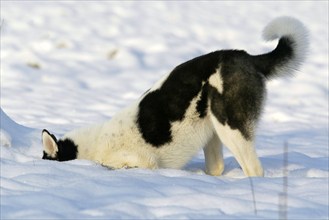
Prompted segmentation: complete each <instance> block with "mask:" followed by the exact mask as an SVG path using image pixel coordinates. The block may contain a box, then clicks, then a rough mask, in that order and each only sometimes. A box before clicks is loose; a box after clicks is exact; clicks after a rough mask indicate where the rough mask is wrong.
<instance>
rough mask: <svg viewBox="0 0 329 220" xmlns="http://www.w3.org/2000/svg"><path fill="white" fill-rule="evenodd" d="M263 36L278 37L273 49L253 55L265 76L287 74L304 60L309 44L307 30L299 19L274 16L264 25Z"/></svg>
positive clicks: (268, 37)
mask: <svg viewBox="0 0 329 220" xmlns="http://www.w3.org/2000/svg"><path fill="white" fill-rule="evenodd" d="M263 38H264V39H265V40H268V41H269V40H275V39H279V43H278V45H277V47H276V48H275V49H274V50H273V51H271V52H269V53H267V54H262V55H257V56H253V62H254V64H255V66H256V68H257V69H258V70H259V71H260V72H261V73H262V74H263V75H264V76H265V77H266V78H272V77H275V76H282V75H289V74H291V73H293V71H294V70H297V69H298V68H299V67H300V65H301V64H302V62H303V61H304V60H305V57H306V54H307V50H308V46H309V41H308V31H307V29H306V27H305V26H304V25H303V24H302V23H301V22H300V21H299V20H297V19H295V18H291V17H279V18H276V19H274V20H273V21H271V22H270V23H269V24H268V25H267V26H266V27H265V29H264V31H263Z"/></svg>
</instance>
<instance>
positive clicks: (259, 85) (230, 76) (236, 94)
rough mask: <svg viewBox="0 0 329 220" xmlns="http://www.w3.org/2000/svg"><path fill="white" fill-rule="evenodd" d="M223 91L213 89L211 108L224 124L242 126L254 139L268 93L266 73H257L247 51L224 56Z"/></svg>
mask: <svg viewBox="0 0 329 220" xmlns="http://www.w3.org/2000/svg"><path fill="white" fill-rule="evenodd" d="M221 76H222V79H223V94H219V93H218V92H217V90H215V88H211V89H210V91H211V97H212V99H211V111H212V112H213V114H214V115H215V116H216V118H217V119H218V121H219V122H220V123H222V124H224V125H225V124H226V123H227V124H228V125H229V126H230V127H231V128H232V129H238V130H239V131H240V132H241V133H242V135H243V136H244V137H245V138H246V139H248V140H250V139H251V138H252V137H253V133H254V131H253V129H254V128H253V124H254V122H256V121H257V119H258V117H259V115H260V113H261V110H262V102H263V99H264V97H263V96H264V93H265V82H264V78H263V76H261V75H260V74H257V70H256V69H255V68H254V66H253V63H252V62H251V60H250V56H249V55H248V54H247V53H246V52H244V51H227V52H226V53H225V54H224V55H223V57H222V63H221Z"/></svg>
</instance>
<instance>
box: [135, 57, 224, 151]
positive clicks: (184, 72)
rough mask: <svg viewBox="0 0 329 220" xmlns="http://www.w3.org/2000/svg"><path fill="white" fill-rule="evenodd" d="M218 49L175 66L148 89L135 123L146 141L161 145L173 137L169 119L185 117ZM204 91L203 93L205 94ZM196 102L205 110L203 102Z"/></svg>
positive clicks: (215, 61) (212, 66)
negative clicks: (156, 86) (166, 75)
mask: <svg viewBox="0 0 329 220" xmlns="http://www.w3.org/2000/svg"><path fill="white" fill-rule="evenodd" d="M221 53H222V52H221V51H216V52H213V53H210V54H207V55H203V56H200V57H197V58H194V59H192V60H190V61H187V62H185V63H183V64H181V65H179V66H177V67H176V68H175V69H174V70H173V71H172V72H171V73H170V74H169V77H168V78H167V80H166V81H165V82H164V83H163V85H162V86H161V88H159V89H158V90H155V91H152V92H150V93H148V94H147V95H146V96H145V97H144V98H143V100H142V101H141V102H140V104H139V112H138V117H137V124H138V126H139V130H140V132H141V134H142V136H143V138H144V140H145V141H146V142H147V143H150V144H151V145H153V146H155V147H160V146H162V145H164V144H166V143H169V142H170V141H171V140H172V136H171V130H170V128H171V125H170V123H171V122H175V121H181V120H183V119H184V114H185V112H186V109H187V108H188V107H189V105H190V102H191V101H192V99H193V98H194V97H196V96H197V95H198V93H199V92H200V90H201V88H202V82H205V81H206V80H207V79H208V78H209V76H210V75H211V74H212V73H214V72H215V71H216V68H217V67H218V64H219V62H220V57H221ZM204 95H205V94H204ZM202 102H203V103H202V105H203V106H200V105H199V111H200V112H199V113H200V116H201V115H202V116H203V114H204V112H203V111H205V109H204V107H205V106H204V105H205V104H204V102H205V100H202Z"/></svg>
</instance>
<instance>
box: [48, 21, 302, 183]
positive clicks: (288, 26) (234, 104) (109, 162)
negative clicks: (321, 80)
mask: <svg viewBox="0 0 329 220" xmlns="http://www.w3.org/2000/svg"><path fill="white" fill-rule="evenodd" d="M263 38H264V39H265V40H267V41H269V40H275V39H278V44H277V46H276V48H275V49H274V50H273V51H271V52H268V53H265V54H261V55H250V54H248V53H247V52H245V51H243V50H219V51H215V52H211V53H209V54H206V55H203V56H199V57H196V58H194V59H192V60H189V61H187V62H185V63H183V64H180V65H178V66H177V67H175V68H174V69H173V70H172V71H171V72H170V73H169V74H168V75H166V76H165V77H164V78H162V79H161V80H159V81H158V82H156V83H155V84H154V85H153V87H151V88H150V89H149V90H148V91H146V92H145V93H144V94H143V95H142V97H141V98H139V100H137V101H136V102H135V103H133V104H132V105H131V106H129V107H127V108H125V109H124V110H123V111H121V112H119V113H118V114H116V115H115V116H114V117H113V118H112V119H111V120H109V121H106V122H104V123H101V124H96V125H91V126H89V127H85V128H79V129H76V130H73V131H70V132H68V133H67V134H65V135H64V136H63V137H62V138H60V139H59V140H57V139H56V137H55V136H54V135H53V134H51V133H50V132H49V131H47V130H45V129H44V130H43V131H42V143H43V159H48V160H57V161H67V160H73V159H87V160H92V161H96V162H97V163H99V164H102V165H104V166H106V167H110V168H112V169H120V168H135V167H138V168H147V169H157V168H171V169H181V168H182V167H183V166H184V165H185V164H186V163H187V162H188V161H189V160H190V159H191V158H192V157H193V156H194V155H195V154H196V153H197V152H198V151H199V150H200V149H201V148H203V151H204V155H205V172H206V173H207V174H209V175H214V176H218V175H221V174H222V173H223V171H224V160H223V152H222V149H223V145H225V146H226V147H227V148H228V149H229V150H230V151H231V152H232V154H233V156H234V157H235V159H236V160H237V162H238V163H239V165H240V166H241V168H242V170H243V172H244V174H245V175H246V176H264V171H263V168H262V165H261V163H260V160H259V158H258V156H257V154H256V151H255V147H254V145H255V144H254V139H255V129H256V126H257V122H258V120H259V117H260V114H261V112H262V108H263V103H264V100H265V96H266V85H265V84H266V81H267V80H269V79H272V78H274V77H279V76H285V75H290V74H291V73H293V71H295V70H297V69H298V68H299V67H300V65H301V63H302V62H303V61H304V59H305V57H306V53H307V49H308V31H307V29H306V28H305V26H304V25H303V24H302V23H301V22H300V21H299V20H297V19H295V18H291V17H279V18H276V19H274V20H273V21H271V22H270V23H269V24H268V25H267V26H266V27H265V29H264V31H263Z"/></svg>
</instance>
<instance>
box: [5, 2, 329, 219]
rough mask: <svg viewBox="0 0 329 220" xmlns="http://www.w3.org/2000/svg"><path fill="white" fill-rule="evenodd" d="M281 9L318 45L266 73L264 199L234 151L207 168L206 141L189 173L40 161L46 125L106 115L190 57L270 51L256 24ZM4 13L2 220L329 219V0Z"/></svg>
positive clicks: (70, 5)
mask: <svg viewBox="0 0 329 220" xmlns="http://www.w3.org/2000/svg"><path fill="white" fill-rule="evenodd" d="M280 15H290V16H294V17H296V18H299V19H300V20H302V21H303V22H304V23H305V25H306V26H307V27H308V28H309V30H310V33H311V36H310V39H311V49H310V56H309V59H308V60H307V62H306V63H305V65H304V66H303V68H302V70H301V71H300V72H298V73H297V74H296V76H295V77H293V78H281V79H276V80H273V81H271V82H269V83H268V90H269V91H268V101H267V105H266V108H265V111H264V115H263V117H262V120H261V122H260V125H259V129H258V136H257V140H256V145H257V149H258V154H259V156H260V159H261V161H262V163H263V166H264V169H265V177H264V178H253V179H252V183H253V188H254V196H255V204H254V202H253V195H252V190H251V187H250V183H251V182H250V179H248V178H245V177H244V175H243V173H242V171H241V169H240V168H239V166H238V164H237V162H236V161H235V159H234V158H233V157H232V155H231V154H230V153H229V152H228V151H225V165H226V169H225V172H224V175H223V176H221V177H212V176H208V175H205V174H204V173H203V172H202V169H203V163H204V162H203V154H202V152H200V153H199V154H198V155H196V157H195V158H194V159H193V160H192V161H191V162H190V163H189V164H188V165H187V166H186V167H185V169H183V170H156V171H151V170H142V169H131V170H117V171H109V170H107V169H106V168H104V167H102V166H99V165H97V164H95V163H93V162H90V161H83V160H76V161H70V162H65V163H58V162H52V161H44V160H41V159H40V157H41V155H42V148H41V143H40V135H41V130H42V129H43V128H47V129H49V130H50V131H52V132H54V133H56V134H57V135H61V134H64V133H65V132H66V131H68V130H71V129H74V128H77V127H80V126H83V125H87V124H90V123H94V122H100V121H103V120H108V119H110V118H111V117H112V116H113V115H114V114H115V113H116V112H117V111H119V110H120V109H121V108H123V107H124V106H126V105H128V104H130V103H131V102H132V101H133V100H135V99H136V98H138V97H139V96H140V95H141V94H142V93H143V92H144V91H145V90H147V89H148V88H149V87H150V86H151V85H152V84H153V83H154V82H155V81H156V80H157V79H159V78H160V77H161V76H162V75H164V74H165V73H167V72H168V71H170V70H171V69H172V68H173V67H175V66H176V65H178V64H180V63H181V62H184V61H186V60H188V59H190V58H193V57H195V56H198V55H201V54H204V53H208V52H210V51H213V50H217V49H228V48H239V49H245V50H247V51H248V52H249V53H252V54H258V53H264V52H266V51H269V50H271V49H273V48H274V46H275V45H276V42H271V43H265V42H263V41H262V40H261V31H262V29H263V27H264V26H265V25H266V24H267V23H268V22H269V21H270V20H271V19H273V18H275V17H276V16H280ZM1 20H2V23H1V109H2V110H3V111H4V112H3V111H2V110H1V146H0V149H1V216H0V218H1V219H38V218H39V219H64V218H65V219H83V218H90V219H119V218H124V219H155V218H167V219H207V218H213V219H248V218H249V219H250V218H252V219H264V218H266V219H277V218H279V216H280V215H281V217H284V212H283V211H281V212H280V211H279V210H280V204H284V202H287V205H288V207H287V214H288V218H289V219H328V218H329V217H328V203H329V202H328V184H329V183H328V175H329V172H328V170H329V168H328V1H301V2H298V1H290V2H281V1H277V2H274V1H273V2H268V1H266V2H263V1H256V2H251V1H246V2H244V1H243V2H236V1H234V2H233V1H232V2H222V1H218V2H188V1H184V2H171V1H167V2H158V1H157V2H115V1H108V2H107V1H102V2H88V1H83V2H81V1H80V2H78V1H60V2H56V1H54V2H51V1H16V2H15V1H1ZM23 125H24V126H23ZM285 143H288V146H289V148H288V166H287V172H288V178H287V180H288V184H287V187H286V188H285V187H284V184H283V182H284V177H283V176H284V169H283V168H284V161H283V158H284V147H283V146H284V144H285ZM284 190H287V191H288V196H287V197H285V199H284V198H283V199H281V200H280V199H279V194H282V193H283V192H284ZM255 206H256V210H255ZM281 210H284V208H283V209H281ZM255 211H257V213H255Z"/></svg>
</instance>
